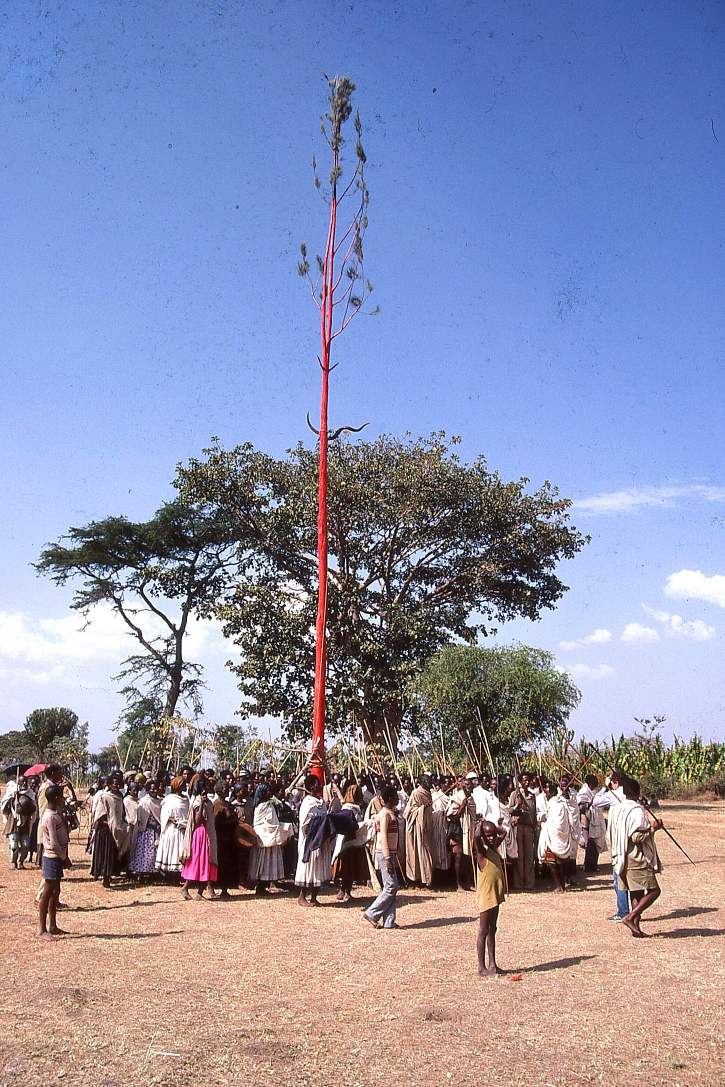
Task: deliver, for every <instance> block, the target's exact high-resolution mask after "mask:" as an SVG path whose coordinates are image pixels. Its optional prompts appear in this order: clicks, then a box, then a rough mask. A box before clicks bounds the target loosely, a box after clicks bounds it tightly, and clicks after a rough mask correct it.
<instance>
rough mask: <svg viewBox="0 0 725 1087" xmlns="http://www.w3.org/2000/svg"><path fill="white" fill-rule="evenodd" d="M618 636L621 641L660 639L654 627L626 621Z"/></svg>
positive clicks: (652, 640)
mask: <svg viewBox="0 0 725 1087" xmlns="http://www.w3.org/2000/svg"><path fill="white" fill-rule="evenodd" d="M620 637H621V639H622V641H623V642H658V641H659V640H660V636H659V634H658V632H657V631H656V630H655V629H654V627H645V626H643V625H642V623H627V625H626V627H625V628H624V630H623V631H622V633H621V635H620Z"/></svg>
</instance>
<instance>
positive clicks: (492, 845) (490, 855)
mask: <svg viewBox="0 0 725 1087" xmlns="http://www.w3.org/2000/svg"><path fill="white" fill-rule="evenodd" d="M505 837H506V832H505V831H503V830H501V829H500V828H499V827H497V826H496V825H495V824H494V823H490V822H489V821H488V820H487V819H484V820H482V821H481V822H480V823H479V824H478V827H477V828H476V836H475V838H474V844H475V847H476V860H477V870H476V907H477V909H478V914H479V924H478V941H477V944H476V946H477V949H478V972H479V974H480V975H481V977H489V978H491V977H495V976H496V975H497V974H498V973H499V969H498V966H497V965H496V927H497V924H498V908H499V906H500V905H501V903H502V902H503V901H504V897H505V896H504V876H503V867H502V862H501V855H500V854H499V853H498V850H497V846H499V845H500V844H501V842H502V841H503V840H504V838H505ZM486 953H488V966H486Z"/></svg>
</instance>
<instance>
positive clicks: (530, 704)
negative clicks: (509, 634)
mask: <svg viewBox="0 0 725 1087" xmlns="http://www.w3.org/2000/svg"><path fill="white" fill-rule="evenodd" d="M413 697H414V700H415V705H416V710H417V714H416V718H415V727H414V731H416V732H418V734H419V735H421V736H428V737H430V738H431V741H432V744H433V745H434V746H436V747H440V744H439V739H440V738H442V740H443V744H444V746H445V749H446V752H447V753H448V754H449V755H455V757H456V758H458V759H461V758H463V759H466V758H467V757H468V756H469V755H470V756H472V759H470V760H469V761H474V762H475V763H476V764H477V765H478V766H479V768H480V767H482V766H484V767H485V766H488V757H487V753H486V742H487V743H488V746H489V748H490V750H491V754H492V755H493V758H494V759H498V758H500V759H502V760H505V759H510V758H511V756H513V755H514V754H516V753H518V752H520V751H521V750H522V748H523V747H525V746H527V745H530V744H531V743H533V742H536V741H537V740H542V739H545V738H547V737H549V736H551V735H552V733H555V732H556V731H558V730H561V729H563V728H564V727H565V725H566V722H567V719H568V717H569V714H570V713H571V711H572V710H573V709H574V708H575V707H576V706H577V705H578V704H579V700H580V698H581V695H580V692H579V690H578V689H577V688H576V687H575V686H574V684H573V683H572V681H571V679H570V677H569V676H568V675H567V674H566V673H565V672H561V671H559V669H558V668H557V667H556V666H555V664H554V658H553V656H552V655H551V653H547V652H546V650H544V649H534V648H531V647H530V646H524V645H521V646H505V647H493V648H489V647H480V646H470V645H448V646H446V647H445V648H444V649H442V650H441V651H440V652H438V653H436V654H434V655H433V656H432V657H431V658H430V660H428V661H427V663H426V665H425V667H424V668H423V670H422V672H421V674H420V675H419V676H418V678H417V679H416V680H415V682H414V684H413Z"/></svg>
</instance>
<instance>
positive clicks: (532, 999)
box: [0, 802, 725, 1087]
mask: <svg viewBox="0 0 725 1087" xmlns="http://www.w3.org/2000/svg"><path fill="white" fill-rule="evenodd" d="M663 815H664V818H665V820H666V823H667V825H668V827H670V829H671V830H672V831H673V832H674V833H675V835H676V836H677V837H679V839H680V840H681V842H682V844H683V845H684V846H685V848H686V849H687V850H688V852H689V853H690V854H691V856H692V857H693V858H694V859H695V860H696V861H697V865H696V867H692V866H691V865H689V864H687V862H686V861H685V859H684V857H683V856H682V854H680V853H678V852H677V851H676V850H675V847H674V846H673V845H672V844H671V843H670V842H669V841H668V840H667V839H666V838H665V837H664V835H662V834H660V835H658V842H659V843H660V851H661V854H662V858H663V862H664V865H665V871H664V872H663V873H662V877H661V883H662V888H663V894H662V898H661V899H660V902H658V903H657V904H656V906H655V907H654V909H653V910H652V912H651V915H649V918H648V919H647V921H646V923H645V925H644V927H645V929H646V930H647V931H648V932H650V933H651V934H652V937H653V938H652V939H649V940H635V939H633V938H632V937H631V936H630V935H629V933H628V932H627V930H626V929H625V928H623V927H622V926H621V925H615V924H612V923H611V922H608V921H607V920H606V916H607V914H609V913H611V912H612V910H613V906H614V896H613V893H612V890H611V879H610V877H609V876H608V875H607V874H606V869H605V868H603V869H602V875H601V876H598V877H594V878H592V879H590V880H589V883H588V887H587V890H586V891H573V892H571V893H567V894H566V895H554V894H552V893H545V892H539V893H536V894H526V895H523V894H517V895H513V896H512V897H511V898H510V899H509V900H508V901H507V902H506V904H505V905H504V906H503V907H502V910H501V921H500V928H499V956H498V958H499V964H500V965H501V966H502V967H503V968H504V969H505V970H507V971H510V972H509V973H507V974H504V975H503V976H501V977H500V978H498V979H495V980H482V979H480V978H479V977H478V975H477V973H476V962H475V936H476V927H475V920H474V905H473V896H472V895H469V894H455V893H449V892H440V893H436V892H425V893H423V892H420V891H418V892H404V893H401V895H400V896H399V899H400V909H399V912H398V919H399V921H400V923H401V925H404V926H405V927H404V928H401V929H400V930H399V931H391V932H376V931H374V930H373V929H372V928H370V926H369V925H367V924H366V923H365V922H364V921H363V920H362V918H361V915H360V912H359V907H360V906H361V905H362V904H364V901H365V898H364V896H361V901H360V902H357V903H355V904H354V906H353V908H350V907H340V906H338V905H337V904H335V903H334V901H333V896H332V895H328V896H326V897H325V898H324V903H325V906H324V908H321V909H318V910H312V909H308V910H302V909H300V908H299V907H298V906H297V905H296V903H295V901H294V899H293V898H292V897H288V896H284V895H280V896H275V897H274V898H273V899H271V900H263V899H262V900H255V899H254V897H253V895H251V894H250V893H249V892H242V893H240V894H239V896H238V897H236V898H235V899H234V901H233V902H230V903H221V902H203V901H202V902H199V901H191V902H188V903H185V902H181V901H180V898H179V893H178V890H176V889H175V888H171V887H158V886H152V887H149V888H141V889H139V888H135V889H134V888H129V889H120V890H111V891H104V890H103V889H102V888H101V887H100V886H98V885H97V884H96V883H93V882H92V881H90V879H89V876H88V858H87V857H85V856H84V854H83V851H82V847H81V846H80V845H79V844H78V843H76V844H75V845H74V848H73V851H72V853H73V859H74V860H75V861H76V862H77V863H76V867H75V868H74V869H73V871H72V872H71V874H70V877H69V878H68V880H66V882H65V883H64V890H63V898H64V900H65V901H67V902H68V903H69V905H70V907H71V908H70V909H69V910H67V911H65V912H64V913H63V914H62V915H60V917H59V920H60V922H61V925H62V926H63V927H64V928H67V929H69V930H70V932H71V934H70V935H69V936H66V937H59V938H57V939H55V940H52V941H46V942H43V941H39V940H37V938H36V937H35V936H34V922H35V916H34V905H33V893H34V890H35V888H36V886H37V884H38V881H39V876H38V873H37V870H32V871H27V872H18V873H16V872H13V871H12V870H11V869H10V868H9V866H8V861H7V851H6V850H5V848H4V846H3V853H2V859H1V860H0V950H2V961H3V984H2V990H1V995H0V1087H11V1085H12V1087H15V1085H16V1084H17V1085H20V1084H23V1085H32V1084H40V1083H44V1084H55V1083H64V1084H74V1085H75V1084H78V1085H85V1084H88V1085H91V1084H93V1085H98V1087H116V1085H121V1084H123V1085H124V1087H135V1085H136V1084H169V1085H171V1084H186V1083H191V1082H192V1081H197V1082H198V1083H203V1084H205V1085H216V1084H225V1085H227V1084H229V1083H234V1082H246V1083H249V1084H250V1085H254V1087H257V1085H259V1087H265V1085H267V1084H279V1085H280V1087H284V1085H287V1084H295V1085H297V1087H304V1085H306V1084H312V1083H315V1084H336V1085H339V1087H355V1085H358V1084H359V1085H363V1084H364V1085H368V1084H371V1083H373V1082H376V1081H377V1082H390V1083H392V1084H394V1085H395V1087H407V1085H411V1087H418V1085H421V1087H422V1085H424V1084H425V1085H426V1087H430V1085H433V1084H434V1085H435V1087H441V1085H445V1084H447V1083H457V1084H469V1083H470V1084H474V1083H475V1084H478V1083H482V1084H489V1083H502V1084H507V1085H512V1084H526V1085H527V1087H531V1085H532V1084H536V1085H543V1087H546V1085H549V1084H550V1085H557V1087H558V1085H559V1084H562V1085H563V1084H567V1085H573V1084H589V1083H597V1084H598V1083H605V1084H607V1085H608V1087H619V1085H622V1087H624V1085H625V1084H626V1085H628V1087H630V1085H631V1084H633V1083H635V1082H637V1081H639V1082H641V1083H645V1084H647V1085H648V1087H656V1085H663V1087H664V1085H667V1087H678V1085H683V1087H695V1085H701V1087H706V1085H707V1087H721V1085H722V1084H723V1082H725V1062H724V1061H723V1037H722V1029H723V1011H724V1010H725V1008H724V1005H725V971H724V970H723V947H724V945H725V939H724V937H725V925H724V922H725V893H724V892H725V841H724V836H723V829H724V827H725V819H724V818H723V816H724V815H725V804H723V803H722V802H718V803H709V804H700V805H686V804H675V803H669V804H666V805H665V806H664V812H663ZM605 859H606V860H608V857H606V858H605Z"/></svg>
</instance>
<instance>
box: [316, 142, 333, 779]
mask: <svg viewBox="0 0 725 1087" xmlns="http://www.w3.org/2000/svg"><path fill="white" fill-rule="evenodd" d="M338 166H339V151H338V149H337V147H334V148H333V172H332V179H333V180H332V198H331V200H330V222H329V226H328V230H327V243H326V245H325V256H324V261H323V266H322V297H321V299H320V303H321V304H320V337H321V349H322V350H321V355H320V366H321V368H322V393H321V396H320V456H319V475H318V485H317V579H318V580H317V622H316V625H315V698H314V707H313V713H312V759H311V766H310V769H311V772H312V773H313V774H315V775H316V776H317V777H318V778H319V779H320V781H321V782H323V783H324V780H325V691H326V680H327V565H328V563H327V559H328V543H327V449H328V437H329V431H328V426H327V406H328V397H329V385H330V355H331V349H332V317H333V307H334V298H333V294H334V282H335V281H334V278H333V277H334V271H335V237H336V231H337V172H338Z"/></svg>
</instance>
